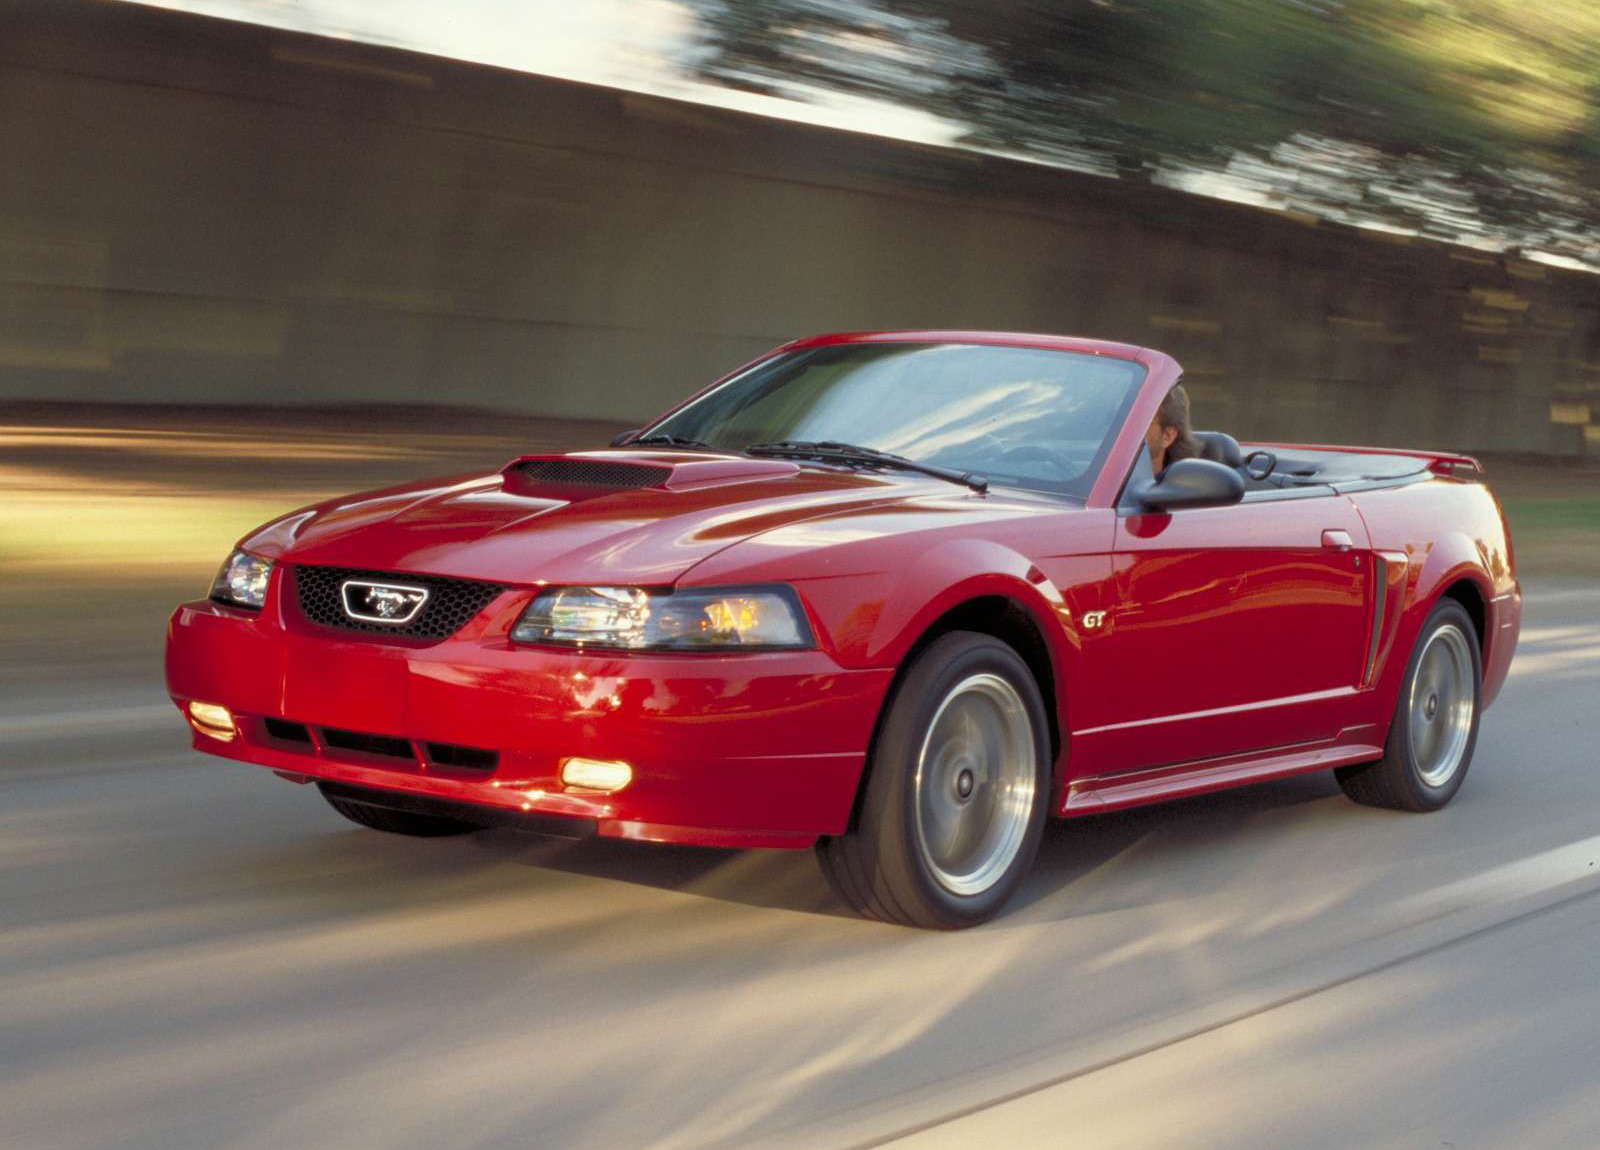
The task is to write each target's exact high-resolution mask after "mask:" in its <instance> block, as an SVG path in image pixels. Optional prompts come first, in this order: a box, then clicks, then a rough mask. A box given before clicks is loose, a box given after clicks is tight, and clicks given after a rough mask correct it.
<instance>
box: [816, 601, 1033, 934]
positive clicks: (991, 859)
mask: <svg viewBox="0 0 1600 1150" xmlns="http://www.w3.org/2000/svg"><path fill="white" fill-rule="evenodd" d="M1049 781H1050V740H1049V726H1048V722H1047V720H1046V717H1045V710H1044V700H1043V699H1042V698H1041V697H1040V694H1039V687H1038V684H1037V683H1036V682H1035V680H1034V677H1033V673H1032V672H1031V671H1030V670H1029V669H1028V665H1027V664H1026V663H1025V662H1023V660H1022V658H1021V656H1019V655H1018V654H1017V652H1016V651H1015V650H1014V649H1012V648H1011V647H1010V646H1008V645H1007V644H1005V643H1003V642H1001V641H1000V640H999V639H996V638H994V637H992V636H989V635H980V634H975V633H973V632H969V631H952V632H950V633H948V634H945V635H943V636H940V637H939V638H938V639H936V640H935V641H934V642H932V643H930V644H929V645H928V646H927V647H926V648H924V649H923V651H922V652H921V653H920V654H919V655H918V656H917V657H916V658H915V659H913V660H912V662H911V663H910V665H909V666H908V667H907V669H906V672H905V674H904V676H903V677H902V678H901V680H900V683H899V685H898V686H897V688H896V689H895V692H894V695H893V697H892V699H891V701H890V702H889V704H888V707H887V709H886V710H885V713H884V717H883V722H882V725H881V727H880V729H879V732H878V737H877V740H876V745H875V747H874V750H873V754H872V761H871V763H870V764H869V766H868V776H867V780H866V784H865V791H864V793H863V795H862V801H861V804H860V810H859V811H858V812H857V815H856V819H855V824H854V825H853V826H852V827H851V828H850V830H849V831H848V832H847V833H846V834H843V835H839V836H836V837H833V838H827V839H823V840H822V841H821V842H819V843H818V844H817V854H818V857H819V858H820V859H821V861H822V869H823V872H824V873H825V874H826V875H827V876H828V879H829V881H830V882H831V883H832V885H833V887H834V889H835V890H837V891H838V892H839V894H840V895H841V896H843V898H844V899H845V900H846V901H847V902H849V903H850V904H851V905H852V906H854V907H855V908H856V909H857V910H859V911H861V912H862V913H863V914H867V915H870V916H872V917H874V918H881V919H884V920H886V921H889V922H900V923H906V924H908V925H912V926H928V927H942V928H951V927H961V926H971V925H972V924H974V923H978V922H982V921H983V920H985V919H987V918H989V917H991V916H992V915H993V914H994V913H995V912H996V911H998V910H999V909H1000V907H1001V906H1002V905H1004V904H1005V902H1006V900H1007V899H1009V898H1010V897H1011V895H1012V894H1013V893H1014V892H1015V891H1016V888H1017V886H1018V885H1019V884H1020V883H1021V881H1022V878H1023V876H1024V875H1025V874H1026V873H1027V870H1028V867H1029V865H1030V864H1031V863H1032V861H1033V856H1034V854H1035V853H1036V852H1037V850H1038V847H1039V837H1040V835H1041V833H1042V831H1043V826H1044V817H1045V804H1046V795H1047V794H1048V792H1049Z"/></svg>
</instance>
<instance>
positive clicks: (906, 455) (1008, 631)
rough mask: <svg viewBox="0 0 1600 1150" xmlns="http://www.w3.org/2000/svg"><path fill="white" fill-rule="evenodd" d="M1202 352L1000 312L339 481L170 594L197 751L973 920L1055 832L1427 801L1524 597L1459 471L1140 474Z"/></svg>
mask: <svg viewBox="0 0 1600 1150" xmlns="http://www.w3.org/2000/svg"><path fill="white" fill-rule="evenodd" d="M1179 372H1180V369H1179V366H1178V364H1177V363H1176V362H1175V361H1174V360H1173V359H1171V358H1170V357H1168V356H1166V355H1164V354H1162V353H1161V352H1158V351H1153V350H1151V349H1149V348H1139V347H1130V346H1126V345H1123V344H1115V343H1104V342H1097V341H1092V340H1083V339H1069V338H1062V337H1055V336H1033V335H1005V334H995V333H982V332H889V333H873V334H848V335H829V336H821V337H816V338H812V339H804V340H799V341H797V342H794V343H790V344H787V345H785V346H784V347H781V348H779V349H777V350H776V351H773V352H771V353H769V354H768V355H765V356H763V357H762V358H760V359H758V360H756V361H755V362H754V363H751V364H749V365H747V366H745V367H743V368H741V369H739V370H738V371H735V372H734V373H732V374H731V375H729V376H727V377H725V378H724V379H722V380H720V381H718V382H717V383H715V384H713V385H711V386H710V387H709V388H707V389H706V390H704V391H702V392H701V393H699V394H698V395H696V396H694V397H693V398H691V399H689V400H688V401H687V402H685V403H683V404H682V405H680V406H679V407H677V408H675V409H674V410H672V411H670V412H668V413H667V414H666V415H665V416H663V417H662V418H660V419H659V420H657V421H656V422H654V423H652V424H650V425H649V426H648V427H646V428H643V429H642V430H639V431H635V432H631V433H629V434H627V435H625V436H621V437H619V438H618V439H617V440H616V441H614V443H613V444H612V445H611V447H610V449H608V450H596V451H581V452H575V453H570V454H546V455H526V456H523V457H521V458H519V459H514V460H512V461H511V462H510V463H508V464H506V466H505V467H503V468H502V469H501V470H499V471H496V472H492V473H490V474H487V475H468V476H455V477H450V478H446V479H433V480H426V481H422V482H418V483H413V484H409V485H407V486H404V487H395V488H390V489H388V490H382V491H373V492H368V493H365V494H361V495H356V496H352V497H350V498H347V499H337V500H333V501H330V502H327V503H322V504H318V505H316V506H313V507H308V508H305V509H303V510H300V511H296V512H294V513H292V514H290V515H286V516H284V517H283V518H281V519H277V520H274V521H273V522H271V523H268V524H267V525H266V526H264V527H262V528H261V529H260V530H258V531H255V532H253V533H251V534H250V535H248V536H247V537H245V538H244V539H243V540H242V541H241V542H240V543H239V546H238V549H237V550H236V551H234V553H233V554H232V555H231V556H230V557H229V558H228V559H227V561H226V563H224V565H223V567H222V569H221V571H220V572H219V573H218V575H217V578H216V583H215V585H214V586H213V587H212V589H211V593H210V595H209V597H208V598H206V599H203V600H200V601H198V602H193V603H186V604H184V605H182V606H180V607H179V608H178V609H177V612H176V613H175V614H174V615H173V617H172V621H171V624H170V627H169V630H168V638H167V663H166V666H167V683H168V688H169V691H170V693H171V695H172V698H173V700H174V701H175V702H176V703H177V705H178V708H179V709H180V711H181V712H182V714H183V715H184V717H185V718H186V719H187V721H188V723H189V724H190V726H191V727H192V728H193V738H194V745H195V747H196V748H197V749H199V750H202V751H207V752H209V753H211V754H214V755H220V756H222V757H224V758H230V759H238V760H241V761H243V762H248V763H256V764H259V765H261V766H265V767H269V768H271V769H272V770H274V771H275V772H276V773H277V774H279V775H281V776H283V777H284V778H286V779H289V780H291V781H293V782H298V783H315V784H316V786H317V788H318V789H319V790H320V791H321V792H322V794H323V796H324V797H325V798H326V799H327V801H328V802H329V803H331V804H332V805H333V807H334V809H335V810H337V811H338V812H339V813H340V814H342V815H344V816H346V817H348V818H350V819H352V820H353V821H355V822H357V823H360V824H362V825H364V826H367V827H373V828H376V829H378V830H384V831H391V832H395V833H399V834H407V835H445V834H456V833H461V832H466V831H471V830H475V829H477V828H480V827H484V826H489V825H499V826H506V825H509V826H516V827H521V828H524V829H527V830H532V831H536V832H539V833H543V834H564V835H569V836H583V835H592V834H599V835H609V836H616V837H621V838H628V839H638V840H649V841H655V842H667V843H688V844H700V845H706V846H720V847H791V848H798V847H810V846H813V845H814V846H815V848H816V851H817V855H818V857H819V859H820V860H821V866H822V870H823V872H824V873H825V875H826V876H827V878H828V880H829V881H830V883H831V884H832V885H833V887H834V888H835V889H836V890H837V891H838V893H839V894H840V895H841V896H842V898H843V899H844V900H845V901H847V902H848V903H850V904H851V905H852V906H853V907H855V908H856V909H857V910H859V911H860V912H861V913H864V914H867V915H870V916H873V917H876V918H880V919H886V920H889V921H892V922H899V923H906V924H912V925H918V926H927V927H946V928H948V927H961V926H967V925H970V924H973V923H977V922H980V921H983V920H984V919H986V918H988V917H990V916H991V915H993V914H994V913H995V912H996V911H997V910H999V909H1000V907H1001V906H1003V905H1004V904H1005V902H1006V900H1007V898H1008V897H1009V896H1010V895H1011V894H1012V893H1013V892H1014V891H1015V890H1016V889H1017V887H1018V885H1019V883H1020V882H1021V881H1022V879H1023V877H1024V874H1025V872H1026V871H1027V869H1028V867H1029V865H1030V862H1031V860H1032V859H1033V856H1034V854H1035V851H1036V848H1037V846H1038V843H1039V839H1040V835H1041V833H1042V831H1043V827H1044V823H1045V819H1046V818H1048V817H1052V816H1054V817H1066V818H1071V817H1073V816H1077V815H1086V814H1094V813H1096V812H1100V811H1111V810H1116V809H1118V808H1120V807H1127V806H1132V805H1134V804H1138V803H1150V802H1156V801H1159V800H1162V799H1169V798H1173V797H1176V796H1180V795H1190V794H1195V793H1197V792H1201V791H1209V790H1214V789H1216V788H1219V787H1229V786H1235V785H1238V784H1242V783H1252V782H1257V781H1260V780H1264V779H1274V778H1278V777H1281V776H1285V775H1291V774H1296V773H1299V772H1304V771H1318V770H1332V771H1333V772H1334V773H1335V775H1336V776H1337V778H1338V781H1339V785H1340V786H1341V787H1342V788H1343V789H1344V791H1345V792H1346V793H1347V794H1348V795H1349V796H1350V797H1351V798H1353V799H1355V800H1356V801H1357V802H1361V803H1367V804H1371V805H1375V806H1383V807H1395V808H1400V809H1403V810H1410V811H1430V810H1434V809H1437V808H1439V807H1442V806H1443V805H1444V804H1445V803H1447V802H1449V801H1450V798H1451V797H1452V796H1453V795H1454V794H1455V793H1456V791H1457V790H1458V789H1459V788H1460V786H1461V784H1462V780H1463V778H1464V776H1465V775H1466V772H1467V766H1468V764H1469V762H1470V761H1471V759H1472V751H1473V745H1474V743H1475V741H1476V738H1477V732H1478V722H1479V716H1480V715H1481V713H1482V712H1483V710H1484V708H1485V707H1487V706H1488V705H1489V703H1490V702H1492V701H1493V699H1494V697H1495V694H1496V692H1497V691H1498V690H1499V688H1500V686H1501V684H1502V683H1503V682H1504V680H1505V677H1506V671H1507V667H1508V666H1509V664H1510V662H1511V656H1512V651H1513V649H1514V648H1515V647H1516V642H1517V634H1518V628H1519V624H1520V619H1521V613H1522V595H1521V590H1520V587H1519V585H1518V583H1517V580H1516V576H1515V573H1514V571H1513V566H1512V553H1511V543H1510V540H1509V538H1508V537H1507V532H1506V526H1505V521H1504V518H1503V516H1502V515H1501V512H1500V508H1499V505H1498V504H1497V503H1496V501H1495V499H1494V497H1493V496H1492V495H1491V494H1490V492H1489V491H1488V489H1487V488H1486V487H1485V486H1484V485H1483V484H1482V482H1481V481H1480V479H1479V477H1478V471H1479V468H1478V466H1477V464H1476V463H1475V462H1474V461H1473V460H1472V459H1470V458H1467V457H1464V456H1459V455H1452V454H1447V453H1441V452H1430V451H1403V450H1376V449H1371V448H1354V447H1315V446H1304V445H1289V444H1245V445H1240V444H1239V443H1238V442H1237V441H1235V440H1234V439H1233V438H1232V437H1230V436H1229V435H1227V434H1224V433H1222V432H1197V433H1195V440H1196V442H1197V444H1198V448H1199V454H1198V456H1197V457H1191V458H1185V459H1179V460H1177V461H1176V462H1174V463H1172V464H1171V465H1170V466H1168V467H1166V468H1165V469H1164V470H1163V471H1162V472H1161V473H1160V474H1159V475H1157V474H1156V473H1155V468H1154V465H1153V463H1152V458H1151V454H1150V452H1149V450H1148V449H1147V447H1146V441H1147V439H1146V437H1147V431H1148V430H1149V429H1150V427H1151V424H1152V420H1153V418H1154V417H1155V415H1156V413H1157V409H1158V407H1159V405H1160V404H1161V402H1162V400H1163V398H1164V397H1165V396H1166V395H1167V393H1168V391H1169V390H1170V389H1171V388H1172V387H1173V386H1174V384H1176V383H1177V381H1178V378H1179Z"/></svg>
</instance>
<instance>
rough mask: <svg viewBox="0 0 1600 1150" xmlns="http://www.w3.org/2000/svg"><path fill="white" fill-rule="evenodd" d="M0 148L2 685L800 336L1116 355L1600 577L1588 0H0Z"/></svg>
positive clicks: (138, 646) (21, 701)
mask: <svg viewBox="0 0 1600 1150" xmlns="http://www.w3.org/2000/svg"><path fill="white" fill-rule="evenodd" d="M0 157H3V161H4V162H3V164H0V425H3V426H0V445H3V454H0V571H3V574H0V641H3V642H4V643H5V646H6V650H7V652H8V654H9V655H11V656H12V657H9V658H7V659H6V660H5V662H4V665H3V670H0V674H3V676H4V680H5V681H4V682H3V683H0V686H4V687H5V688H6V694H5V696H4V701H3V703H0V706H4V707H5V708H6V709H7V710H8V711H10V710H16V709H21V710H23V711H28V710H31V709H32V708H33V707H34V705H35V702H37V700H35V698H34V696H35V694H38V695H40V696H41V697H44V698H48V697H50V696H52V695H53V694H54V693H55V692H57V691H58V690H59V682H58V680H59V679H61V678H69V679H71V680H73V681H74V682H75V683H76V684H77V687H78V689H79V690H80V691H83V690H87V684H89V683H91V682H93V681H100V680H104V681H105V682H106V683H107V684H108V686H107V688H106V689H107V690H108V691H110V690H113V688H112V686H110V684H117V683H124V684H125V683H127V682H129V681H130V678H129V676H131V675H134V674H136V673H137V674H138V675H139V676H140V677H141V681H142V682H143V684H144V685H143V686H141V688H140V690H145V691H148V689H149V684H150V683H151V682H153V680H152V679H151V678H150V671H151V669H152V660H153V658H154V654H155V652H156V650H157V649H158V643H159V635H160V625H161V619H162V617H163V616H164V614H165V609H166V607H167V606H168V605H169V604H170V603H171V602H172V601H173V600H175V599H177V598H180V597H187V596H188V595H190V594H191V593H196V592H198V591H200V590H201V589H202V588H203V585H204V582H205V580H206V578H207V577H208V576H209V574H210V571H211V569H212V567H213V566H214V564H215V563H216V562H217V561H219V560H220V559H221V557H222V556H223V554H224V553H225V551H226V550H227V547H228V545H229V544H230V543H231V542H232V541H233V540H234V539H235V538H236V537H237V536H238V535H239V534H241V533H242V532H244V531H245V530H246V529H248V528H249V527H250V526H251V525H252V524H254V523H255V522H257V521H259V520H261V519H263V518H265V517H267V516H269V515H271V514H273V513H275V512H277V511H280V510H283V509H285V508H286V507H288V506H291V505H295V504H298V503H302V502H307V501H310V500H313V499H315V498H319V497H322V496H325V495H329V494H333V493H335V492H339V491H344V490H350V489H355V488H360V487H363V486H371V485H376V484H381V483H385V482H389V481H391V480H398V479H401V478H406V477H411V476H414V475H417V474H419V473H429V472H445V471H452V470H459V469H465V468H476V467H489V466H495V465H497V464H498V463H499V462H500V461H501V460H503V458H504V457H505V456H507V455H508V454H510V453H513V452H516V451H522V450H528V449H531V448H534V447H546V446H586V445H598V444H602V443H604V442H605V440H606V439H607V438H609V436H610V435H611V434H613V433H614V432H615V431H616V430H618V429H620V428H624V427H628V426H636V425H637V424H638V422H639V421H641V420H642V419H644V418H646V417H648V416H650V415H651V414H652V413H654V412H657V411H659V410H661V409H662V408H664V407H665V406H667V405H668V404H669V403H671V402H672V401H673V400H674V399H675V398H677V397H679V396H681V395H683V394H685V393H686V392H688V391H690V390H692V389H694V388H696V387H698V386H700V385H702V384H703V383H705V382H706V381H708V380H709V379H711V378H714V377H715V376H716V375H718V374H720V373H722V372H723V371H725V370H727V369H728V368H730V367H731V366H733V365H735V364H737V363H739V362H742V361H743V360H745V359H747V358H749V357H750V356H752V355H754V354H756V353H758V352H761V351H763V350H765V349H767V348H769V347H771V346H773V345H774V344H777V343H779V342H782V341H784V340H786V339H788V338H791V337H793V336H796V335H800V334H806V333H812V332H817V331H822V330H830V329H853V328H878V327H941V326H944V327H973V328H1003V329H1015V330H1038V331H1052V332H1069V333H1077V334H1084V335H1093V336H1099V337H1106V338H1112V339H1119V340H1125V341H1129V342H1134V343H1144V344H1152V345H1155V346H1158V347H1161V348H1163V349H1164V350H1167V351H1170V352H1172V353H1173V354H1175V355H1176V356H1178V358H1179V359H1181V360H1182V361H1183V363H1184V364H1185V366H1186V368H1187V377H1186V380H1187V384H1188V387H1189V390H1190V392H1191V394H1192V396H1193V398H1194V402H1195V408H1196V412H1197V421H1198V422H1199V424H1200V425H1201V426H1205V427H1214V428H1220V429H1223V430H1226V431H1229V432H1232V433H1234V434H1235V435H1237V436H1239V437H1240V438H1246V439H1247V438H1251V437H1261V438H1270V439H1278V440H1289V441H1294V440H1299V441H1313V442H1355V443H1370V444H1389V445H1425V446H1434V447H1440V448H1453V449H1463V450H1468V451H1474V452H1479V453H1482V454H1483V455H1484V456H1485V457H1486V458H1487V459H1488V460H1489V463H1490V474H1491V478H1492V480H1493V482H1494V484H1495V486H1496V489H1497V491H1499V492H1500V493H1501V494H1502V496H1503V497H1504V498H1505V500H1506V502H1507V505H1508V507H1509V510H1510V513H1511V517H1512V525H1513V531H1514V534H1515V536H1516V542H1517V544H1518V550H1519V559H1520V560H1521V564H1522V567H1523V570H1524V573H1525V574H1534V575H1541V574H1548V575H1549V576H1550V577H1552V578H1570V579H1587V580H1592V579H1593V578H1594V577H1595V576H1597V575H1600V291H1597V288H1600V278H1597V274H1596V273H1597V270H1600V229H1597V227H1596V225H1597V223H1600V7H1597V6H1595V5H1594V4H1593V3H1592V2H1591V0H1544V2H1541V3H1539V4H1527V3H1523V2H1521V0H1066V2H1058V0H1050V2H1045V0H981V2H980V0H586V2H583V3H570V2H561V0H523V2H513V0H455V2H453V3H451V4H445V5H441V4H437V3H432V2H428V0H388V2H385V3H383V4H375V3H370V2H362V0H170V2H168V3H165V4H163V5H161V6H146V5H139V4H133V3H126V2H122V0H9V2H8V3H6V4H4V5H3V7H0ZM107 579H115V580H116V581H117V584H118V586H120V587H122V588H124V589H127V588H130V587H137V588H142V589H143V590H142V591H140V592H139V594H140V595H141V596H142V597H141V598H139V599H137V600H130V599H128V598H120V599H119V600H118V603H117V606H116V608H115V613H116V616H117V618H115V619H108V618H107V610H108V609H109V608H101V607H98V606H96V604H97V603H98V602H99V600H97V599H96V598H95V597H93V596H86V595H85V594H84V591H83V589H84V587H85V585H94V584H95V583H96V582H98V581H103V580H107ZM135 604H136V605H135ZM41 612H43V614H41ZM42 619H48V620H50V625H49V626H48V627H47V626H43V625H42V623H41V620H42ZM121 689H122V688H120V687H119V688H116V690H121ZM141 697H143V696H141Z"/></svg>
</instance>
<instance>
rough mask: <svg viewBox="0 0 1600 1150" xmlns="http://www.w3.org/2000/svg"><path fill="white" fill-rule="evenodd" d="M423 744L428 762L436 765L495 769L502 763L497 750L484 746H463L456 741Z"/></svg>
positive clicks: (471, 768) (469, 768)
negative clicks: (486, 748)
mask: <svg viewBox="0 0 1600 1150" xmlns="http://www.w3.org/2000/svg"><path fill="white" fill-rule="evenodd" d="M422 746H423V749H424V750H425V751H427V753H428V762H430V763H432V764H434V765H435V766H440V767H452V768H454V769H456V770H461V771H493V770H494V769H495V767H497V766H498V765H499V764H500V756H499V754H498V753H497V752H495V751H489V750H485V749H484V748H482V747H461V746H457V745H456V744H455V743H424V744H422Z"/></svg>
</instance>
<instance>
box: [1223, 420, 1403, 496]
mask: <svg viewBox="0 0 1600 1150" xmlns="http://www.w3.org/2000/svg"><path fill="white" fill-rule="evenodd" d="M1193 434H1194V438H1195V441H1196V442H1197V443H1198V444H1199V445H1200V458H1201V459H1210V460H1212V461H1214V462H1216V463H1220V464H1222V465H1223V466H1225V467H1231V468H1232V469H1234V470H1235V471H1237V472H1238V473H1239V474H1240V475H1241V476H1242V477H1243V478H1244V482H1245V490H1246V491H1247V492H1248V491H1271V490H1281V489H1283V488H1292V487H1322V486H1332V485H1342V484H1347V483H1373V482H1382V481H1385V480H1400V479H1406V478H1409V477H1410V476H1413V475H1422V474H1426V473H1427V470H1428V463H1427V460H1425V459H1419V458H1417V457H1416V456H1411V455H1377V454H1372V453H1369V452H1354V451H1311V450H1307V449H1305V448H1296V449H1295V450H1294V451H1293V452H1289V451H1285V450H1276V449H1266V448H1260V449H1254V450H1251V451H1248V452H1246V451H1245V450H1244V449H1243V448H1241V447H1240V446H1239V441H1238V440H1236V439H1235V438H1234V437H1233V436H1231V435H1228V434H1227V433H1225V432H1221V431H1196V432H1194V433H1193Z"/></svg>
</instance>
